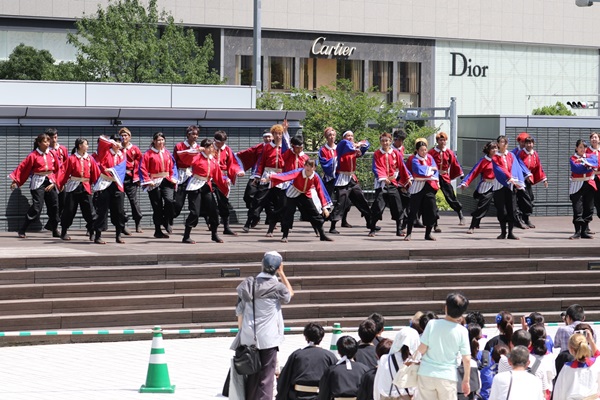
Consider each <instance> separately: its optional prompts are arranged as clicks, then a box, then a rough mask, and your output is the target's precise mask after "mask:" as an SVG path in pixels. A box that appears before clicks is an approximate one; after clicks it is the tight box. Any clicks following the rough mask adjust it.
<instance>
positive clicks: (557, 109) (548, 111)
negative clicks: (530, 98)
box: [531, 101, 577, 116]
mask: <svg viewBox="0 0 600 400" xmlns="http://www.w3.org/2000/svg"><path fill="white" fill-rule="evenodd" d="M531 114H533V115H567V116H575V115H577V114H575V113H574V112H572V111H571V110H569V109H568V108H567V106H566V105H564V104H563V103H561V102H560V101H557V102H556V104H554V105H552V106H544V107H540V108H536V109H534V110H533V111H532V112H531Z"/></svg>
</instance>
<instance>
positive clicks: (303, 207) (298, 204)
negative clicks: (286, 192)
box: [281, 194, 325, 236]
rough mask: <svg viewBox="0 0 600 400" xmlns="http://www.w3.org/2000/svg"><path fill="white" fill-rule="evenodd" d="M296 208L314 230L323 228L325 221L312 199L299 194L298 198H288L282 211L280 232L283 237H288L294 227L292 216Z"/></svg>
mask: <svg viewBox="0 0 600 400" xmlns="http://www.w3.org/2000/svg"><path fill="white" fill-rule="evenodd" d="M296 208H298V209H299V210H300V213H301V214H302V215H303V217H304V218H305V220H306V221H308V222H310V224H311V225H312V227H313V228H314V229H317V230H320V229H322V228H323V223H324V222H325V220H324V219H323V216H322V215H321V213H320V212H319V210H317V208H316V207H315V203H314V202H313V201H312V199H309V198H308V197H306V196H305V195H303V194H301V195H300V196H298V197H288V198H287V200H286V204H285V209H284V211H283V219H282V221H281V232H282V233H283V235H284V236H287V235H288V232H289V230H290V229H292V226H293V225H294V214H295V213H296Z"/></svg>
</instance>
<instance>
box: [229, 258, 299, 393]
mask: <svg viewBox="0 0 600 400" xmlns="http://www.w3.org/2000/svg"><path fill="white" fill-rule="evenodd" d="M277 275H279V277H280V278H281V282H279V280H278V279H277ZM237 294H238V298H239V299H238V300H239V301H238V305H237V307H236V315H237V316H238V321H239V334H238V336H236V340H235V341H234V343H233V345H232V346H231V347H232V349H235V348H236V347H237V346H238V345H252V344H254V345H256V347H257V348H258V349H259V353H260V359H261V364H262V367H261V370H260V371H259V372H258V373H256V374H253V375H248V377H247V380H246V389H245V392H246V399H253V400H272V399H273V384H274V379H275V368H276V366H277V352H278V351H279V346H280V345H281V344H282V343H283V341H284V337H283V327H284V324H283V314H282V313H281V305H282V304H287V303H289V302H290V300H291V299H292V296H294V290H293V289H292V285H291V284H290V282H289V281H288V279H287V277H286V276H285V273H284V272H283V257H282V256H281V254H279V253H278V252H276V251H268V252H266V253H265V255H264V256H263V260H262V272H261V273H259V274H258V275H257V276H256V277H253V276H250V277H248V278H246V279H244V281H243V282H242V283H240V284H239V285H238V287H237Z"/></svg>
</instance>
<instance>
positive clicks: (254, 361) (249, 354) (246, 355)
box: [233, 279, 262, 375]
mask: <svg viewBox="0 0 600 400" xmlns="http://www.w3.org/2000/svg"><path fill="white" fill-rule="evenodd" d="M255 288H256V279H254V281H253V282H252V318H253V321H254V323H253V324H252V326H253V327H254V342H256V308H255V306H254V300H255V299H254V293H255ZM233 366H234V367H235V370H236V371H237V373H238V374H240V375H254V374H256V373H258V372H259V371H260V369H261V368H262V363H261V361H260V353H259V350H258V347H256V345H254V344H251V345H247V344H242V345H240V346H238V347H237V348H236V349H235V355H234V356H233Z"/></svg>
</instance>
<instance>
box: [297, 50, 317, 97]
mask: <svg viewBox="0 0 600 400" xmlns="http://www.w3.org/2000/svg"><path fill="white" fill-rule="evenodd" d="M300 87H301V88H303V89H307V90H315V89H316V88H317V60H316V59H315V58H301V59H300Z"/></svg>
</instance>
